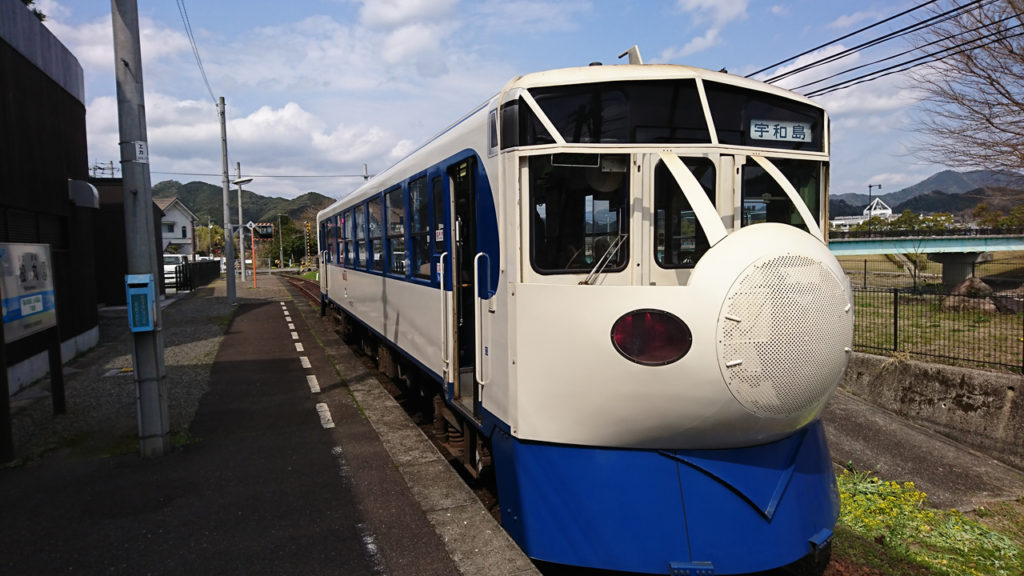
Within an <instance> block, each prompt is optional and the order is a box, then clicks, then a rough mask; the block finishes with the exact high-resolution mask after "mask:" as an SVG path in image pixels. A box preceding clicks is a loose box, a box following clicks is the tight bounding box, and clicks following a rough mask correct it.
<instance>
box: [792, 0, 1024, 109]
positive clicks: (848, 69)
mask: <svg viewBox="0 0 1024 576" xmlns="http://www.w3.org/2000/svg"><path fill="white" fill-rule="evenodd" d="M1018 16H1019V15H1018V14H1013V15H1010V16H1007V17H1005V18H1003V19H1002V20H998V21H996V22H989V23H987V24H984V25H983V26H979V27H978V28H975V29H974V30H973V32H977V31H980V30H981V29H982V28H989V27H991V26H997V25H999V24H1002V23H1004V22H1006V21H1007V20H1013V19H1015V18H1017V17H1018ZM1022 26H1024V24H1017V25H1016V26H1011V27H1009V28H1006V29H1003V30H1001V31H998V32H995V33H993V34H989V35H986V36H984V37H981V38H974V39H972V40H970V41H968V42H964V43H961V44H958V45H956V46H950V47H947V48H945V49H944V50H941V51H939V52H933V53H932V54H929V55H928V56H934V55H935V54H939V53H941V52H943V51H949V50H953V49H955V48H959V47H961V46H964V45H966V44H969V43H971V42H977V41H978V40H983V39H985V38H987V37H990V36H992V35H994V34H997V33H999V32H1002V33H1006V32H1010V31H1012V30H1015V29H1017V28H1021V27H1022ZM959 35H960V34H957V36H959ZM953 39H954V36H944V37H942V38H938V39H936V40H932V41H931V42H928V43H926V44H922V45H920V46H915V47H913V48H910V49H908V50H904V51H903V52H899V53H897V54H893V55H891V56H886V57H885V58H879V59H878V60H873V61H871V62H867V63H865V64H861V65H860V66H854V67H853V68H847V69H846V70H843V71H840V72H836V73H835V74H832V75H830V76H825V77H824V78H819V79H817V80H815V81H813V82H808V83H806V84H801V85H800V86H795V87H792V88H789V89H790V90H793V91H797V90H800V89H802V88H808V87H810V86H814V85H815V84H821V83H822V82H825V81H826V80H831V79H833V78H837V77H839V76H842V75H844V74H849V73H851V72H854V71H856V70H863V69H864V68H869V67H871V66H875V65H877V64H881V63H883V62H888V61H890V60H895V59H896V58H901V57H903V56H907V55H908V54H911V53H913V52H917V51H918V50H923V49H925V48H928V47H930V46H934V45H936V44H941V43H943V42H948V41H950V40H953ZM913 61H914V60H908V61H906V62H903V63H901V64H907V63H909V62H913ZM901 64H897V66H899V65H901ZM882 71H884V70H882Z"/></svg>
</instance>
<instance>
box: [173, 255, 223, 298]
mask: <svg viewBox="0 0 1024 576" xmlns="http://www.w3.org/2000/svg"><path fill="white" fill-rule="evenodd" d="M217 278H220V260H200V261H199V262H189V263H187V264H179V265H178V266H176V267H175V268H174V286H173V288H174V289H175V290H177V291H178V292H183V291H186V290H187V291H189V292H191V291H193V290H195V289H196V288H199V287H201V286H206V285H207V284H209V283H210V282H213V281H214V280H216V279H217ZM171 287H172V286H168V288H171Z"/></svg>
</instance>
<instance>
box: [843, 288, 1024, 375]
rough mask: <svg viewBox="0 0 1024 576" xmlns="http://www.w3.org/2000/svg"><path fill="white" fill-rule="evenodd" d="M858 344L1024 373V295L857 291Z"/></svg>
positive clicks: (874, 350)
mask: <svg viewBox="0 0 1024 576" xmlns="http://www.w3.org/2000/svg"><path fill="white" fill-rule="evenodd" d="M854 302H855V304H856V308H855V313H856V321H855V325H854V336H853V343H854V348H855V349H857V350H859V351H863V352H869V353H883V354H892V353H905V354H910V355H913V356H922V357H926V358H931V359H941V360H944V361H949V362H951V363H955V364H969V365H981V366H990V367H998V368H1007V369H1010V370H1014V371H1021V372H1024V314H1022V311H1024V299H1022V298H1020V297H1014V296H1010V295H1003V296H1000V295H995V296H992V297H988V298H983V297H970V296H955V295H950V294H944V293H927V292H916V291H914V290H906V289H901V288H857V289H854Z"/></svg>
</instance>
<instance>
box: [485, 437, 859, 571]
mask: <svg viewBox="0 0 1024 576" xmlns="http://www.w3.org/2000/svg"><path fill="white" fill-rule="evenodd" d="M491 440H492V443H491V445H492V446H491V447H492V450H493V455H494V466H495V471H496V473H497V476H498V499H499V502H500V504H501V520H502V524H503V526H504V527H505V529H506V530H507V531H508V532H509V534H511V535H512V537H513V538H514V539H515V540H516V542H517V543H518V544H519V545H520V546H521V547H522V548H523V550H525V551H526V553H527V554H528V555H529V556H530V557H531V558H534V559H537V560H543V561H546V562H554V563H558V564H567V565H574V566H586V567H591V568H601V569H606V570H618V571H626V572H642V573H650V574H669V573H670V564H671V563H675V564H676V565H683V564H696V565H700V566H704V565H710V566H712V567H713V570H714V574H743V573H749V572H757V571H761V570H769V569H772V568H777V567H780V566H785V565H787V564H790V563H792V562H795V561H796V560H799V559H800V558H802V557H804V556H806V555H808V554H809V553H811V552H813V550H814V548H813V547H814V545H816V544H817V545H820V544H822V542H823V540H824V539H827V537H828V536H829V535H830V534H831V530H832V529H833V527H834V526H835V522H836V519H837V518H838V516H839V494H838V491H837V489H836V482H835V476H834V474H833V472H832V463H831V460H830V458H829V453H828V446H827V445H826V442H825V433H824V430H823V429H822V426H821V422H820V421H816V422H814V423H812V424H810V425H809V426H807V427H806V428H804V429H802V430H800V431H798V432H796V433H794V434H793V435H792V436H789V437H787V438H785V439H782V440H779V441H777V442H773V443H770V444H765V445H762V446H754V447H750V448H739V449H733V450H660V451H654V450H625V449H608V448H589V447H580V446H566V445H554V444H541V443H534V442H521V441H519V440H517V439H515V438H512V437H511V436H509V435H507V434H506V433H504V432H500V431H498V432H496V433H495V434H494V435H493V437H492V439H491ZM823 535H824V536H823Z"/></svg>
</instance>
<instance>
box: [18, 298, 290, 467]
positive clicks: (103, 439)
mask: <svg viewBox="0 0 1024 576" xmlns="http://www.w3.org/2000/svg"><path fill="white" fill-rule="evenodd" d="M261 280H262V279H261ZM262 284H263V285H261V286H260V287H259V288H256V289H254V288H252V287H251V286H244V287H243V286H239V287H238V291H237V295H238V301H239V303H241V302H244V301H245V300H250V299H251V300H264V299H290V298H291V297H290V296H289V295H288V293H287V291H286V290H285V289H284V286H283V285H281V283H280V282H279V281H278V280H276V279H269V278H268V279H267V281H266V282H263V283H262ZM162 305H163V311H162V320H163V336H164V364H165V366H166V370H167V376H166V378H165V382H166V383H167V396H168V398H167V404H168V414H169V418H170V429H171V440H172V446H173V445H177V444H180V443H181V442H185V441H187V440H188V427H189V425H190V423H191V422H192V418H193V416H195V413H196V409H197V408H198V406H199V399H200V398H201V397H202V395H203V394H204V393H205V392H206V390H207V389H208V388H209V383H210V368H211V366H212V365H213V359H214V357H215V356H216V355H217V350H218V348H219V346H220V342H221V339H222V337H223V335H224V332H225V330H226V329H227V327H228V324H229V322H230V320H231V316H232V314H233V307H232V306H231V305H230V303H228V302H227V298H226V297H225V281H224V280H223V279H220V280H217V281H215V282H214V283H213V284H211V285H209V286H206V287H204V288H201V289H199V290H197V291H195V292H192V293H184V294H180V295H175V294H172V295H171V296H169V297H168V298H167V300H166V301H164V302H162ZM131 352H132V347H131V338H130V332H129V331H128V320H127V316H126V313H125V309H124V308H123V307H122V308H105V309H101V310H100V338H99V345H97V346H96V347H95V348H93V349H92V350H90V351H88V352H86V353H85V354H82V355H80V356H78V357H76V358H74V359H72V360H71V361H70V362H67V363H65V365H64V386H65V398H66V401H67V413H66V414H62V415H54V414H53V404H52V402H51V401H50V395H49V380H48V379H44V380H41V381H39V382H36V383H35V384H33V385H32V386H30V387H29V388H27V389H25V390H23V391H21V392H19V394H17V395H16V396H14V397H12V398H11V415H12V433H13V437H14V450H15V456H16V458H17V460H16V461H15V465H18V464H25V463H29V462H33V461H36V460H39V459H41V458H44V457H47V456H51V455H61V456H70V457H85V458H89V457H97V456H109V455H114V454H124V453H131V452H134V451H137V450H138V414H137V409H136V404H135V397H136V392H135V379H134V378H133V374H132V357H131Z"/></svg>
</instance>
